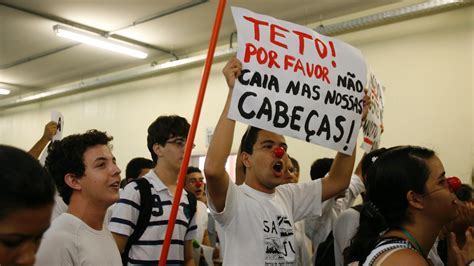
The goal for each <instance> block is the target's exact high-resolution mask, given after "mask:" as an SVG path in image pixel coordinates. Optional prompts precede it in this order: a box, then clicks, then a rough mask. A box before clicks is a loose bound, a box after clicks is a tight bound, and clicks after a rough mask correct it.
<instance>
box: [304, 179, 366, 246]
mask: <svg viewBox="0 0 474 266" xmlns="http://www.w3.org/2000/svg"><path fill="white" fill-rule="evenodd" d="M364 191H365V186H364V183H363V182H362V180H361V179H360V177H358V176H357V175H352V177H351V182H350V184H349V188H348V189H347V190H346V192H345V196H344V197H343V198H339V199H337V200H336V199H335V198H331V199H329V200H326V201H324V202H323V205H322V214H321V216H320V217H313V218H308V219H306V220H305V229H306V235H307V236H308V237H309V238H310V239H311V241H312V242H313V247H315V252H316V249H317V247H318V245H319V244H321V243H322V242H324V241H325V240H326V238H327V237H328V236H329V233H330V232H331V231H332V230H333V225H334V222H335V221H336V218H337V217H338V216H339V215H340V214H341V213H342V212H343V211H344V210H346V209H347V208H350V207H351V206H352V204H353V203H354V200H355V199H356V198H357V196H358V195H359V194H360V193H362V192H364Z"/></svg>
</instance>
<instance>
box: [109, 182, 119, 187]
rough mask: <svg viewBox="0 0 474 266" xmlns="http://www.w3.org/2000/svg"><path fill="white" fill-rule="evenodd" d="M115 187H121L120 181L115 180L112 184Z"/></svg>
mask: <svg viewBox="0 0 474 266" xmlns="http://www.w3.org/2000/svg"><path fill="white" fill-rule="evenodd" d="M110 186H111V187H113V188H116V189H119V188H120V182H114V183H112V184H111V185H110Z"/></svg>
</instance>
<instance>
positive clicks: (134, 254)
mask: <svg viewBox="0 0 474 266" xmlns="http://www.w3.org/2000/svg"><path fill="white" fill-rule="evenodd" d="M143 178H145V179H147V180H148V182H149V183H150V185H151V186H152V189H151V194H152V198H153V200H154V202H153V210H152V213H151V217H150V222H149V224H148V226H147V228H146V230H145V232H144V233H143V235H142V236H141V237H140V239H139V240H138V241H137V243H135V244H134V245H132V247H131V249H130V253H129V255H128V256H129V265H134V264H135V265H136V264H138V265H141V264H158V260H159V258H160V254H161V250H162V246H163V242H164V238H165V234H166V228H167V226H168V219H169V216H170V212H171V207H172V205H173V195H172V194H171V192H170V191H169V189H168V187H167V186H166V185H165V184H164V183H163V182H162V181H161V179H159V178H158V176H157V175H156V174H155V172H154V171H150V172H148V173H147V174H146V175H145V176H143ZM186 195H187V192H186V191H185V190H183V194H182V195H181V200H180V205H179V208H178V214H177V216H176V223H175V226H174V230H173V234H172V237H171V245H170V249H169V252H168V258H167V263H168V264H183V263H184V241H186V240H192V239H195V238H196V228H197V227H196V215H194V216H193V218H192V220H191V221H189V215H190V213H188V212H187V211H185V207H184V206H186V210H189V208H188V207H189V202H188V197H187V196H186ZM139 208H140V191H139V190H138V186H137V184H136V183H135V182H132V183H130V184H128V185H127V186H125V188H124V190H123V192H122V193H121V194H120V200H119V202H118V203H117V204H116V205H115V207H114V208H113V210H112V218H111V219H110V222H109V229H110V231H112V232H114V233H117V234H121V235H125V236H130V235H131V234H132V233H133V231H134V227H135V225H136V224H137V221H138V216H139V214H140V211H139Z"/></svg>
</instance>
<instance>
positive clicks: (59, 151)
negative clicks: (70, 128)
mask: <svg viewBox="0 0 474 266" xmlns="http://www.w3.org/2000/svg"><path fill="white" fill-rule="evenodd" d="M112 139H113V138H112V137H111V136H108V135H107V133H106V132H102V131H98V130H96V129H92V130H89V131H87V132H86V133H84V134H75V135H70V136H67V137H65V138H64V139H63V140H58V141H54V142H53V143H52V144H51V145H50V146H49V148H48V156H47V157H46V162H45V168H46V170H48V172H49V173H50V174H51V176H52V177H53V179H54V181H55V182H56V187H57V188H58V191H59V195H60V196H61V197H62V198H63V200H64V202H65V203H66V204H69V201H70V199H71V195H72V188H71V187H70V186H68V185H67V184H66V183H65V182H64V176H66V175H67V174H74V175H75V176H76V177H78V178H80V177H82V176H83V175H84V171H85V169H86V167H85V165H84V153H85V152H86V150H87V149H88V148H90V147H93V146H96V145H109V142H110V141H111V140H112Z"/></svg>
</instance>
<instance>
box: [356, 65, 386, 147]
mask: <svg viewBox="0 0 474 266" xmlns="http://www.w3.org/2000/svg"><path fill="white" fill-rule="evenodd" d="M384 91H385V87H384V86H382V84H380V83H379V81H378V80H377V78H376V77H375V75H374V74H373V73H370V78H369V83H368V94H369V96H370V100H371V102H370V106H369V112H368V113H367V119H366V120H365V121H364V124H363V125H362V131H363V132H364V141H363V142H362V144H361V146H360V147H361V148H362V149H363V150H364V151H365V152H367V153H369V152H370V151H373V150H375V149H378V148H379V145H380V137H381V135H382V125H383V109H384Z"/></svg>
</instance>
